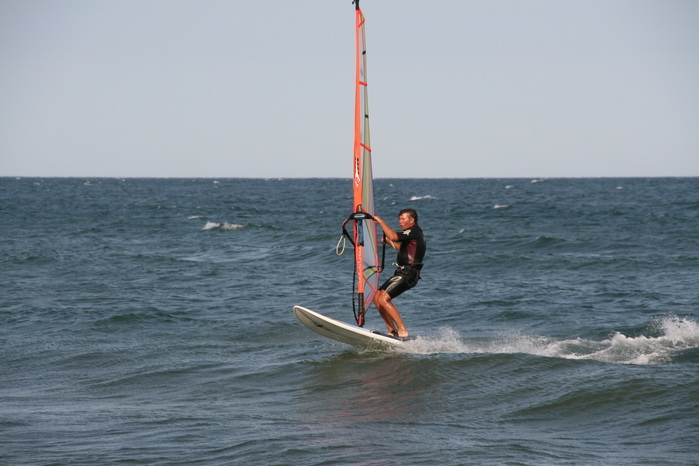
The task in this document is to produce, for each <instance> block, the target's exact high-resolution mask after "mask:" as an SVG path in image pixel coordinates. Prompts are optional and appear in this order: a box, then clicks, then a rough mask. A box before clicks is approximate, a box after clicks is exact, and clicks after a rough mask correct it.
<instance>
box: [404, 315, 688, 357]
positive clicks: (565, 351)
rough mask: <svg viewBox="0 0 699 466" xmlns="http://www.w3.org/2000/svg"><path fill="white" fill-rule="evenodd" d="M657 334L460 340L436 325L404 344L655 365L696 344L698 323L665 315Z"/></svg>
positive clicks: (428, 349) (425, 349) (415, 350)
mask: <svg viewBox="0 0 699 466" xmlns="http://www.w3.org/2000/svg"><path fill="white" fill-rule="evenodd" d="M656 326H657V328H658V330H659V331H661V332H662V335H661V336H658V337H646V336H643V335H641V336H637V337H627V336H625V335H623V334H622V333H620V332H616V333H614V335H613V336H612V337H610V338H609V339H607V340H601V341H595V340H585V339H581V338H576V339H571V340H561V341H557V340H554V339H552V338H548V337H543V336H539V335H524V334H521V333H519V332H517V331H515V332H512V333H510V334H503V335H501V336H499V337H497V338H490V339H483V340H473V341H468V340H463V339H462V338H461V336H460V335H459V333H458V332H456V331H454V330H452V329H451V328H443V329H440V333H439V334H438V335H436V336H434V337H431V336H419V337H417V338H416V339H415V340H411V341H409V342H408V343H407V344H406V345H405V349H404V351H405V352H407V353H412V354H434V353H491V354H514V353H524V354H533V355H537V356H547V357H555V358H564V359H590V360H595V361H600V362H607V363H613V364H641V365H656V364H665V363H667V362H669V361H670V360H671V358H672V356H673V355H674V354H676V353H677V352H679V351H683V350H687V349H691V348H696V347H699V324H697V323H696V322H693V321H691V320H688V319H681V318H678V317H668V318H665V319H663V320H661V321H658V322H657V323H656Z"/></svg>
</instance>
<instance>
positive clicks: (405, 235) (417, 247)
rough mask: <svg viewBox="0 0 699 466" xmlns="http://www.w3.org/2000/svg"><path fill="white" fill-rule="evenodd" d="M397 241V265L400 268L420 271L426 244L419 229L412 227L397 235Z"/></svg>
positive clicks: (415, 226)
mask: <svg viewBox="0 0 699 466" xmlns="http://www.w3.org/2000/svg"><path fill="white" fill-rule="evenodd" d="M398 241H400V249H399V250H398V265H399V266H401V267H405V266H408V267H413V268H415V269H417V270H420V269H422V259H423V258H424V257H425V250H426V249H427V243H426V242H425V236H424V235H423V234H422V230H421V229H420V227H419V226H417V225H413V226H412V227H411V228H409V229H407V230H405V231H402V232H400V233H398Z"/></svg>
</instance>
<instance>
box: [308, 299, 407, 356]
mask: <svg viewBox="0 0 699 466" xmlns="http://www.w3.org/2000/svg"><path fill="white" fill-rule="evenodd" d="M294 314H296V317H297V318H298V319H299V320H300V321H301V323H302V324H303V325H305V326H306V327H308V328H310V329H311V330H313V331H314V332H316V333H318V334H320V335H323V336H324V337H326V338H330V339H331V340H335V341H339V342H342V343H347V344H348V345H352V346H361V347H367V346H383V347H386V346H389V347H395V346H398V347H400V346H403V345H405V342H403V341H402V340H399V339H398V338H395V337H392V336H390V335H386V334H385V333H378V332H373V331H371V330H367V329H365V328H362V327H358V326H356V325H352V324H346V323H344V322H340V321H339V320H335V319H331V318H330V317H326V316H324V315H322V314H318V313H317V312H313V311H311V310H310V309H306V308H305V307H301V306H294Z"/></svg>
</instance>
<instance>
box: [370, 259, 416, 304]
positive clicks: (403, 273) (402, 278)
mask: <svg viewBox="0 0 699 466" xmlns="http://www.w3.org/2000/svg"><path fill="white" fill-rule="evenodd" d="M418 280H420V271H419V270H417V269H415V268H412V267H398V269H397V270H396V272H395V273H394V274H393V276H392V277H391V278H389V279H388V280H386V283H384V284H383V285H381V288H379V290H384V291H385V292H386V293H388V295H389V296H390V297H391V299H393V298H395V297H397V296H400V295H401V294H403V293H405V292H406V291H408V290H409V289H410V288H413V287H414V286H415V285H417V281H418Z"/></svg>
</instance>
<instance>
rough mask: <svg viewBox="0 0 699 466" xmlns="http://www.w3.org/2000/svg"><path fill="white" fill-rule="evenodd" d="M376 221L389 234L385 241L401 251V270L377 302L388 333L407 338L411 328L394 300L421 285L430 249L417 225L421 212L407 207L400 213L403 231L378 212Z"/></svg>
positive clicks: (387, 285)
mask: <svg viewBox="0 0 699 466" xmlns="http://www.w3.org/2000/svg"><path fill="white" fill-rule="evenodd" d="M374 220H376V222H377V223H378V224H379V225H380V226H381V229H382V230H383V233H384V235H385V238H384V240H383V241H384V242H385V243H387V244H389V245H390V246H392V247H393V248H394V249H396V250H397V251H398V269H397V270H396V272H395V273H394V274H393V276H392V277H391V278H389V279H388V280H387V281H386V283H384V284H383V285H381V287H380V288H379V290H378V291H377V292H376V294H375V295H374V305H375V306H376V308H377V309H378V310H379V313H380V314H381V317H382V318H383V320H384V322H386V327H387V328H388V333H390V334H392V335H394V336H396V337H399V338H407V337H408V330H407V329H406V328H405V325H404V324H403V319H402V318H401V316H400V312H398V308H396V306H395V304H393V302H392V300H393V298H395V297H397V296H398V295H400V294H401V293H403V292H405V291H407V290H409V289H410V288H413V287H414V286H415V285H417V281H418V280H419V279H420V270H421V269H422V259H423V257H424V256H425V250H426V249H427V245H426V243H425V237H424V236H423V234H422V230H421V229H420V227H419V226H418V224H417V212H415V210H413V209H403V210H401V211H400V213H399V214H398V224H399V225H400V229H401V230H402V231H401V232H400V233H397V232H396V231H394V230H393V229H392V228H391V227H390V226H388V224H387V223H386V222H385V221H384V220H383V219H382V218H381V217H379V216H378V215H374Z"/></svg>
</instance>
